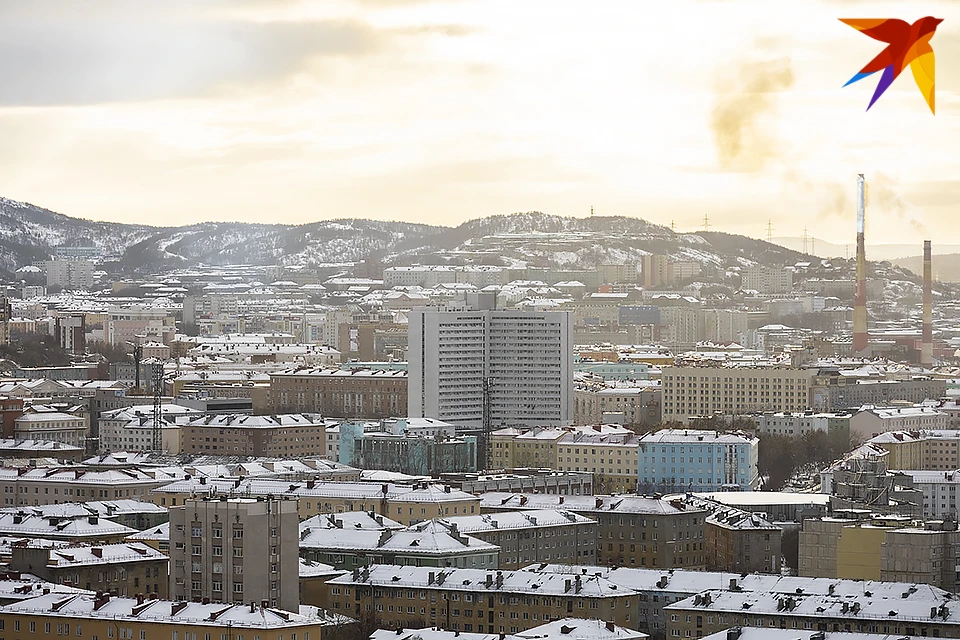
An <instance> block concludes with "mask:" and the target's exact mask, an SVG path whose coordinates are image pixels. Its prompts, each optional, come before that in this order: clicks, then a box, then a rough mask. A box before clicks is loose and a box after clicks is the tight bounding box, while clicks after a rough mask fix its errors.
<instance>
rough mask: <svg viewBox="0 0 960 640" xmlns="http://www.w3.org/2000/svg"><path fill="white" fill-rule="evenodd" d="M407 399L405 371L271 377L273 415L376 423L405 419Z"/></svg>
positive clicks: (284, 373) (317, 371)
mask: <svg viewBox="0 0 960 640" xmlns="http://www.w3.org/2000/svg"><path fill="white" fill-rule="evenodd" d="M407 395H408V394H407V372H406V371H374V370H370V369H352V370H342V369H290V370H286V371H281V372H277V373H271V374H270V407H271V411H272V412H274V413H302V412H305V413H317V414H320V415H324V416H337V417H343V418H360V419H366V420H377V419H380V418H388V417H390V416H405V415H407ZM411 415H412V414H411Z"/></svg>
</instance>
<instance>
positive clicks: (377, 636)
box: [370, 618, 649, 640]
mask: <svg viewBox="0 0 960 640" xmlns="http://www.w3.org/2000/svg"><path fill="white" fill-rule="evenodd" d="M648 637H649V636H648V635H647V634H645V633H641V632H639V631H633V630H632V629H625V628H624V627H618V626H617V625H615V624H613V623H612V622H605V621H603V620H596V619H584V618H562V619H560V620H554V621H552V622H548V623H546V624H542V625H540V626H539V627H534V628H532V629H527V630H526V631H518V632H517V633H510V634H506V633H501V634H496V633H481V632H474V633H466V632H461V631H459V630H453V629H443V628H442V627H430V628H427V629H397V630H396V631H394V630H393V629H377V630H376V631H374V632H373V635H371V636H370V640H646V639H647V638H648Z"/></svg>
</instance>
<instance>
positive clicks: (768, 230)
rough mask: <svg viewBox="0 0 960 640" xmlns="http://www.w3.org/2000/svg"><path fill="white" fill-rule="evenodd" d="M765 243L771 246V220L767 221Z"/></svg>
mask: <svg viewBox="0 0 960 640" xmlns="http://www.w3.org/2000/svg"><path fill="white" fill-rule="evenodd" d="M767 242H769V243H771V244H773V220H767Z"/></svg>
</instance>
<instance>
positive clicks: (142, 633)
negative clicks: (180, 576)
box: [0, 593, 335, 640]
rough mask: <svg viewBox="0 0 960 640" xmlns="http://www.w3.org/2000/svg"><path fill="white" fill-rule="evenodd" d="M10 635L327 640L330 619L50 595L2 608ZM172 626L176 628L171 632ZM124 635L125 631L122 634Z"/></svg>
mask: <svg viewBox="0 0 960 640" xmlns="http://www.w3.org/2000/svg"><path fill="white" fill-rule="evenodd" d="M0 622H2V624H3V628H4V629H5V630H6V636H7V637H10V638H30V637H41V638H43V637H45V638H52V637H54V636H63V637H68V636H74V637H81V638H84V639H85V640H86V639H96V638H105V639H110V638H117V637H120V638H140V639H141V640H154V639H156V638H163V639H164V640H166V639H167V638H178V639H179V638H183V639H184V640H186V639H187V638H190V639H191V640H192V638H193V637H194V636H196V637H198V638H204V639H206V638H220V639H221V640H223V639H225V638H230V639H231V640H243V639H246V640H257V638H259V639H260V640H282V639H283V638H290V640H292V639H293V636H294V635H296V636H297V638H298V639H300V640H322V638H323V631H324V629H325V628H330V627H331V625H333V624H335V623H334V622H333V621H331V620H330V619H325V618H321V617H319V616H318V615H316V614H314V615H313V616H305V615H300V614H298V613H293V612H289V611H280V610H277V609H276V608H273V607H263V606H262V605H261V604H260V603H255V602H251V603H248V604H234V605H231V606H224V605H223V604H219V603H213V602H210V603H203V602H189V601H188V602H183V601H174V602H171V601H169V600H159V599H157V600H153V599H146V598H144V597H143V596H142V595H140V596H137V597H136V598H114V597H112V596H110V595H97V594H83V595H66V596H65V595H64V594H62V593H49V594H45V595H39V596H37V597H35V598H30V599H28V600H24V601H22V602H16V603H13V604H9V605H7V606H5V607H3V608H0ZM171 629H173V630H171ZM121 634H122V635H121Z"/></svg>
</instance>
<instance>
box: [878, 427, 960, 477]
mask: <svg viewBox="0 0 960 640" xmlns="http://www.w3.org/2000/svg"><path fill="white" fill-rule="evenodd" d="M870 444H874V445H877V446H878V447H880V448H882V449H884V450H885V451H887V452H888V453H889V455H888V456H886V462H887V468H889V469H911V470H922V471H935V470H941V471H953V470H956V469H960V431H958V430H956V429H942V430H941V429H918V430H912V431H887V432H884V433H879V434H877V435H876V436H874V437H873V438H871V439H870Z"/></svg>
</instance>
